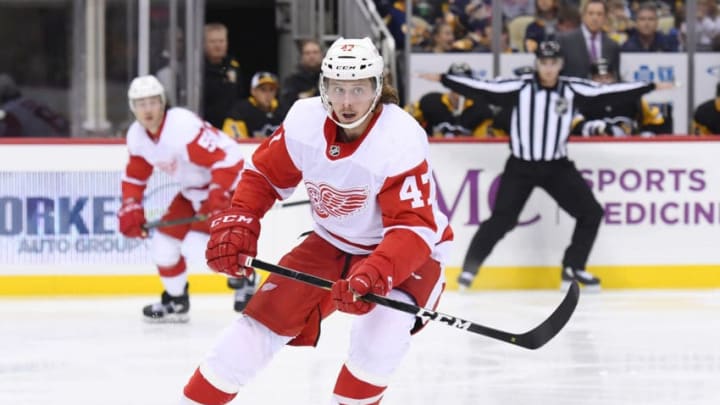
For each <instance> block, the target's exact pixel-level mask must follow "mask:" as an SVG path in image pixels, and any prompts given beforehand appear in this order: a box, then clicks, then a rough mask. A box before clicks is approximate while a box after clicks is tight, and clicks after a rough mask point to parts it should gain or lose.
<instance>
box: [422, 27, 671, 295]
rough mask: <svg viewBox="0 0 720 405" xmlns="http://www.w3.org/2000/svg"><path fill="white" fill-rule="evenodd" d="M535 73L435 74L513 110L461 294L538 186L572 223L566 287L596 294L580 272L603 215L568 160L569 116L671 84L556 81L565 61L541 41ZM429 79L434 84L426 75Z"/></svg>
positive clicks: (554, 46)
mask: <svg viewBox="0 0 720 405" xmlns="http://www.w3.org/2000/svg"><path fill="white" fill-rule="evenodd" d="M535 54H536V61H535V69H536V72H535V73H530V74H525V75H522V76H520V77H519V78H514V79H504V80H503V79H500V80H496V81H481V80H478V79H474V78H468V77H464V76H456V75H451V74H443V75H440V78H439V79H440V81H441V82H442V84H443V85H445V86H446V87H448V88H450V89H452V90H454V91H456V92H458V93H460V94H462V95H464V96H466V97H468V98H477V97H484V98H485V99H487V100H488V102H489V103H491V104H497V105H500V106H502V107H507V108H510V109H512V119H511V123H510V150H511V152H512V154H511V156H510V157H509V158H508V160H507V162H506V164H505V170H504V172H503V174H502V177H501V180H500V188H499V190H498V193H497V200H496V202H495V209H494V210H493V212H492V215H491V216H490V218H488V219H487V220H486V221H485V222H483V223H482V224H481V225H480V228H479V229H478V231H477V232H476V233H475V235H474V236H473V238H472V241H471V242H470V246H469V248H468V251H467V254H466V256H465V260H464V262H463V267H462V273H461V274H460V277H459V278H458V283H459V284H460V287H461V288H467V287H469V286H470V284H471V283H472V281H473V279H474V278H475V276H476V275H477V272H478V270H479V268H480V266H481V265H482V264H483V262H484V261H485V259H486V258H487V257H488V255H490V252H491V251H492V249H493V248H494V247H495V245H496V244H497V242H498V241H499V240H500V239H502V237H503V236H505V234H506V233H507V232H508V231H510V230H511V229H513V227H515V225H516V224H517V220H518V216H519V215H520V211H521V210H522V208H523V206H524V205H525V203H526V202H527V200H528V197H529V196H530V193H531V192H532V190H533V189H534V188H535V187H541V188H542V189H543V190H545V191H546V192H547V193H548V194H549V195H550V196H551V197H552V198H553V199H555V201H556V202H557V203H558V205H559V206H560V207H562V209H563V210H565V211H566V212H567V213H568V214H570V215H572V216H573V217H574V218H575V220H576V222H575V230H574V231H573V235H572V240H571V242H570V246H568V248H567V249H566V250H565V255H564V257H563V261H562V270H561V275H562V281H563V283H562V284H563V288H567V286H569V284H570V282H571V281H572V280H573V279H575V280H577V281H578V282H579V283H580V284H581V285H584V286H585V287H587V288H590V289H597V290H599V289H600V279H598V278H597V277H595V276H593V275H592V274H590V273H588V272H587V271H586V270H585V264H586V262H587V259H588V256H589V254H590V250H591V249H592V246H593V243H594V242H595V237H596V235H597V231H598V228H599V227H600V221H601V220H602V217H603V209H602V207H601V206H600V204H599V203H598V201H597V200H596V199H595V196H593V193H592V191H591V190H590V187H589V186H588V185H587V183H586V182H585V180H584V179H583V178H582V176H581V175H580V172H579V171H578V170H577V168H576V167H575V164H574V163H573V162H572V161H571V160H569V159H568V157H567V141H568V135H569V134H570V125H571V121H572V117H573V111H575V110H576V109H577V108H579V107H580V106H582V105H583V104H587V103H590V102H593V103H599V102H605V101H607V100H609V99H611V98H615V97H627V98H631V97H632V98H637V97H639V96H640V95H642V94H644V93H647V92H649V91H652V90H653V89H655V88H658V89H660V88H670V87H672V85H671V84H668V83H658V84H654V83H645V82H634V83H616V84H608V85H600V84H599V83H595V82H592V81H588V80H584V79H578V78H570V77H565V76H560V70H561V69H562V67H563V60H562V56H561V53H560V45H559V44H558V43H557V42H555V41H545V42H542V43H540V45H539V46H538V48H537V50H536V52H535ZM422 77H424V78H426V79H431V80H432V79H436V80H437V75H435V76H434V77H433V76H432V75H423V76H422Z"/></svg>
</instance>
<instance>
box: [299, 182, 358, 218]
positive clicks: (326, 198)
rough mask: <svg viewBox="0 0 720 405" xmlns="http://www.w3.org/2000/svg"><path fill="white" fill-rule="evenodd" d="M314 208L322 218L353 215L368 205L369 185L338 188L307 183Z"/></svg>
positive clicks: (306, 186)
mask: <svg viewBox="0 0 720 405" xmlns="http://www.w3.org/2000/svg"><path fill="white" fill-rule="evenodd" d="M305 188H306V189H307V193H308V197H310V202H311V203H312V206H313V210H315V213H316V214H317V215H318V216H319V217H320V218H327V217H329V216H333V217H336V218H342V217H345V216H349V215H353V214H355V213H356V212H358V211H360V210H361V209H362V208H364V207H365V205H367V199H368V189H367V187H355V188H350V189H347V190H338V189H336V188H333V187H331V186H329V185H327V184H322V183H321V184H313V183H310V182H307V183H305Z"/></svg>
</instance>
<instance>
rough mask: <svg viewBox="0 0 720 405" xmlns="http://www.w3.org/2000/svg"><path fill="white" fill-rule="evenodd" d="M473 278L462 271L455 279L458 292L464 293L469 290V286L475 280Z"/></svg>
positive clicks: (473, 276)
mask: <svg viewBox="0 0 720 405" xmlns="http://www.w3.org/2000/svg"><path fill="white" fill-rule="evenodd" d="M475 276H476V275H475V274H473V273H470V272H469V271H463V272H462V273H460V276H459V277H458V279H457V282H458V288H459V290H460V291H465V290H467V289H469V288H470V285H471V284H472V282H473V280H474V279H475Z"/></svg>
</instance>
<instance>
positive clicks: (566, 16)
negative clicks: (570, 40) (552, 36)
mask: <svg viewBox="0 0 720 405" xmlns="http://www.w3.org/2000/svg"><path fill="white" fill-rule="evenodd" d="M557 19H558V21H557V26H556V27H555V28H556V31H557V33H558V34H562V33H566V32H571V31H574V30H576V29H578V28H580V11H579V10H578V8H577V7H576V6H573V5H569V4H561V5H560V9H559V10H558V17H557Z"/></svg>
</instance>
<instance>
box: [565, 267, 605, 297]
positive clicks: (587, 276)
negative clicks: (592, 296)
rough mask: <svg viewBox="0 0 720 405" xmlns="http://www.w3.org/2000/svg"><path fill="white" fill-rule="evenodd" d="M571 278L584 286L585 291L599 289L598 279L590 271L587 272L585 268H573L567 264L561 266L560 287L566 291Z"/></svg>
mask: <svg viewBox="0 0 720 405" xmlns="http://www.w3.org/2000/svg"><path fill="white" fill-rule="evenodd" d="M573 280H576V281H577V282H578V283H579V284H580V285H581V286H583V287H585V290H587V291H600V279H599V278H597V277H595V276H594V275H592V273H588V272H587V271H585V269H573V268H572V267H569V266H565V267H563V270H562V284H561V285H560V289H561V290H562V291H567V289H568V288H570V284H571V282H572V281H573Z"/></svg>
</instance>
